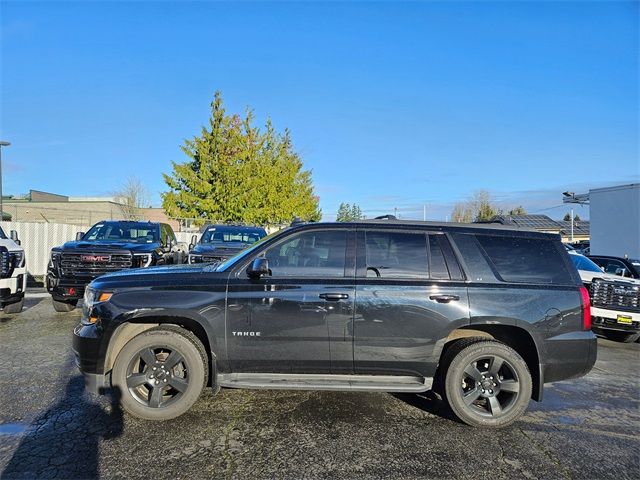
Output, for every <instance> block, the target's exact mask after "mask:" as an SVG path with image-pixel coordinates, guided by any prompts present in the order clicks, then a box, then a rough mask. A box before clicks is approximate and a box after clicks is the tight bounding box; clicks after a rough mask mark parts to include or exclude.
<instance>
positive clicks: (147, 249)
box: [46, 220, 186, 312]
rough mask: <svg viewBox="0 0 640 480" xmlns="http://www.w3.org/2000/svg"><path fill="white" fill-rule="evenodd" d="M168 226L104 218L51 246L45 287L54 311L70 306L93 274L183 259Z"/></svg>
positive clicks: (169, 262)
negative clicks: (63, 241) (104, 219)
mask: <svg viewBox="0 0 640 480" xmlns="http://www.w3.org/2000/svg"><path fill="white" fill-rule="evenodd" d="M185 260H186V258H185V253H184V252H183V251H181V249H180V248H179V246H178V242H177V241H176V236H175V233H173V229H172V228H171V226H169V225H167V224H165V223H154V222H136V221H125V220H119V221H103V222H98V223H96V224H95V225H94V226H93V227H91V229H90V230H89V231H88V232H87V233H84V232H78V234H77V235H76V241H74V242H67V243H65V244H64V245H62V246H60V247H54V248H53V249H52V250H51V259H50V261H49V268H48V271H47V279H46V285H47V290H48V291H49V293H50V294H51V297H52V299H53V307H54V308H55V310H56V311H57V312H69V311H71V310H73V309H74V308H75V306H76V304H77V303H78V300H79V299H80V298H82V296H83V295H84V289H85V286H86V285H87V284H88V283H89V282H91V280H93V279H94V278H96V277H98V276H100V275H102V274H104V273H110V272H115V271H118V270H122V269H130V268H140V267H149V266H152V265H164V264H172V263H184V261H185Z"/></svg>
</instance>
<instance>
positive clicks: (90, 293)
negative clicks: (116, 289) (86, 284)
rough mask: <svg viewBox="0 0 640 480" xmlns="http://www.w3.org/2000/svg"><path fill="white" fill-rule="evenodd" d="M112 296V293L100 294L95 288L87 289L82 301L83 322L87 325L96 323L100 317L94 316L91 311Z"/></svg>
mask: <svg viewBox="0 0 640 480" xmlns="http://www.w3.org/2000/svg"><path fill="white" fill-rule="evenodd" d="M112 296H113V293H112V292H100V291H98V290H94V289H93V288H86V289H85V291H84V297H83V299H82V314H83V315H82V322H83V323H85V324H94V323H96V322H97V321H98V317H96V316H95V315H92V312H91V309H92V308H93V307H94V306H95V305H97V304H98V303H102V302H106V301H108V300H109V299H110V298H111V297H112Z"/></svg>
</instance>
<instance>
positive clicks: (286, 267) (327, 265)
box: [264, 230, 347, 278]
mask: <svg viewBox="0 0 640 480" xmlns="http://www.w3.org/2000/svg"><path fill="white" fill-rule="evenodd" d="M346 251H347V232H346V231H339V230H335V231H310V232H304V233H301V234H299V235H295V236H293V237H291V238H289V239H287V240H285V241H284V242H282V243H279V244H277V245H274V246H273V247H271V248H269V249H268V250H266V252H265V255H264V256H265V258H266V259H267V260H268V261H269V268H270V269H271V272H272V275H273V277H275V278H277V277H343V276H344V268H345V256H346Z"/></svg>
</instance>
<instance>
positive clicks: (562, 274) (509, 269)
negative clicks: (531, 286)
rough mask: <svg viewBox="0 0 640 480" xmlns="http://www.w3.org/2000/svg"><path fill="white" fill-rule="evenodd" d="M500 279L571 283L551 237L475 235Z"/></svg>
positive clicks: (522, 281)
mask: <svg viewBox="0 0 640 480" xmlns="http://www.w3.org/2000/svg"><path fill="white" fill-rule="evenodd" d="M476 239H477V240H478V243H480V245H481V246H482V248H483V250H484V251H485V253H486V254H487V256H488V257H489V260H490V261H491V263H492V264H493V266H494V267H495V270H496V272H497V274H498V275H499V276H500V277H501V278H502V280H504V281H507V282H515V283H544V284H550V283H562V284H570V283H572V279H571V275H570V273H569V271H568V270H567V268H566V266H565V262H564V259H563V258H562V255H561V254H560V251H559V250H558V248H557V246H556V244H555V242H554V241H552V240H543V239H538V238H522V237H511V236H508V237H507V236H495V235H476Z"/></svg>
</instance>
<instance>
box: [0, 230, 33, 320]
mask: <svg viewBox="0 0 640 480" xmlns="http://www.w3.org/2000/svg"><path fill="white" fill-rule="evenodd" d="M26 288H27V267H26V258H25V255H24V250H23V249H22V247H20V240H18V233H17V232H16V231H15V230H11V232H9V237H8V238H7V236H6V234H5V233H4V230H2V227H0V306H1V307H2V309H3V311H4V313H20V312H21V311H22V307H23V306H24V292H25V290H26Z"/></svg>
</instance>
